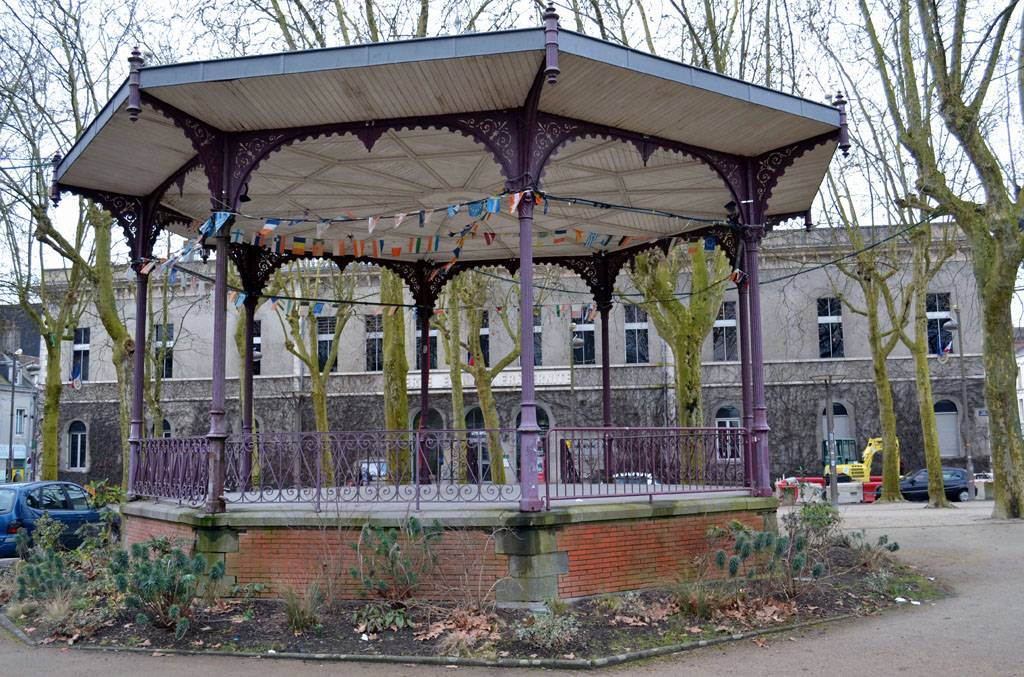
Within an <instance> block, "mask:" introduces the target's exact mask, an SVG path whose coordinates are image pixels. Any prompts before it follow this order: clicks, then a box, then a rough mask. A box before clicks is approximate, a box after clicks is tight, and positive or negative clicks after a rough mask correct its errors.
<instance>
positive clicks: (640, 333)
mask: <svg viewBox="0 0 1024 677" xmlns="http://www.w3.org/2000/svg"><path fill="white" fill-rule="evenodd" d="M624 310H625V311H626V364H644V363H646V362H649V361H650V360H649V359H648V352H647V312H646V311H645V310H643V309H642V308H637V307H636V306H631V305H627V306H626V307H625V308H624Z"/></svg>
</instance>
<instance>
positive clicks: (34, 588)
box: [14, 529, 84, 603]
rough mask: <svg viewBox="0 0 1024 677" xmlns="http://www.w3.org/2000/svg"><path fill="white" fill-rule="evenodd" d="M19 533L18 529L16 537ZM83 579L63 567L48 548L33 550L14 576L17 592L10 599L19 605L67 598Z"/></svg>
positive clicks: (58, 557) (60, 560)
mask: <svg viewBox="0 0 1024 677" xmlns="http://www.w3.org/2000/svg"><path fill="white" fill-rule="evenodd" d="M23 532H24V530H23V529H21V530H19V534H20V533H23ZM83 580H84V579H83V577H82V575H81V574H80V573H78V572H77V571H75V570H73V569H71V568H69V567H68V566H67V562H65V560H64V557H63V556H62V555H61V554H60V553H59V552H57V551H56V550H54V549H53V548H52V547H48V548H44V549H39V548H38V547H37V548H36V549H35V552H33V553H32V555H31V556H30V557H29V559H28V561H27V562H26V563H25V566H24V567H22V573H21V574H20V575H19V576H18V577H17V581H18V590H17V592H16V593H15V595H14V597H15V599H17V600H18V601H19V602H21V601H24V600H27V599H32V600H35V601H37V602H41V603H46V602H48V601H50V600H51V599H54V598H56V597H64V596H69V595H70V594H71V592H72V591H73V590H74V589H75V588H76V587H78V586H79V585H81V584H82V582H83Z"/></svg>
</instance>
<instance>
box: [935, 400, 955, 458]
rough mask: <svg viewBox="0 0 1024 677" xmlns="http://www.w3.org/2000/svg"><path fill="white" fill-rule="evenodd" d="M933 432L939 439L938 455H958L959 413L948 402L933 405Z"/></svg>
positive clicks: (940, 401) (941, 401) (953, 405)
mask: <svg viewBox="0 0 1024 677" xmlns="http://www.w3.org/2000/svg"><path fill="white" fill-rule="evenodd" d="M935 432H936V434H937V435H938V437H939V455H940V456H942V457H943V458H947V457H952V456H959V455H960V412H959V411H958V410H957V408H956V404H954V403H953V402H950V401H949V400H939V401H938V402H936V403H935Z"/></svg>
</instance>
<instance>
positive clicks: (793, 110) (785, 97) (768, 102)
mask: <svg viewBox="0 0 1024 677" xmlns="http://www.w3.org/2000/svg"><path fill="white" fill-rule="evenodd" d="M558 51H559V52H563V53H566V54H572V55H574V56H579V57H582V58H585V59H592V60H595V61H600V62H602V63H607V64H609V65H612V66H618V67H619V68H625V69H627V70H631V71H634V72H637V73H642V74H645V75H651V76H654V77H658V78H663V79H665V80H670V81H673V82H678V83H680V84H683V85H689V86H691V87H697V88H699V89H703V90H705V91H709V92H713V93H716V94H721V95H723V96H729V97H732V98H734V99H740V100H743V101H748V102H750V103H753V104H756V105H759V106H764V107H766V108H771V109H773V110H778V111H781V112H783V113H789V114H791V115H797V116H799V117H803V118H809V119H811V120H816V121H818V122H823V123H825V124H829V125H832V126H834V127H835V128H836V129H838V128H839V110H838V109H837V108H835V107H833V106H830V105H829V104H825V103H818V102H817V101H812V100H810V99H806V98H803V97H800V96H797V95H795V94H788V93H786V92H780V91H777V90H774V89H771V88H769V87H765V86H763V85H755V84H752V83H750V82H747V81H745V80H740V79H739V78H735V77H732V76H731V75H723V74H722V73H716V72H714V71H710V70H707V69H706V68H700V67H699V66H691V65H689V64H685V63H682V62H680V61H675V60H673V59H668V58H665V57H663V56H655V55H653V54H648V53H647V52H641V51H640V50H637V49H632V48H630V47H623V46H622V45H616V44H613V43H611V42H607V41H605V40H601V39H600V38H595V37H591V36H589V35H584V34H582V33H577V32H576V31H570V30H567V29H564V28H562V29H559V34H558Z"/></svg>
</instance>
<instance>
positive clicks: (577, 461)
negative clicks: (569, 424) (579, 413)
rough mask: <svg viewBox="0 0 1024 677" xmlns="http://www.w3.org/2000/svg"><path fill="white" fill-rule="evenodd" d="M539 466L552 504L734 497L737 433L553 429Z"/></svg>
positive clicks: (739, 484) (739, 476) (740, 451)
mask: <svg viewBox="0 0 1024 677" xmlns="http://www.w3.org/2000/svg"><path fill="white" fill-rule="evenodd" d="M546 437H547V443H546V445H545V449H544V455H543V457H542V461H541V464H540V465H541V468H542V471H543V473H544V486H545V490H546V495H547V503H548V507H550V506H551V502H552V501H559V500H567V499H575V498H603V497H614V496H650V497H652V498H653V496H655V495H659V494H684V493H697V492H709V491H734V490H736V489H742V488H743V485H744V477H743V459H744V458H745V456H746V453H745V452H746V448H747V440H748V437H747V433H746V430H744V429H742V428H552V429H550V430H549V431H548V432H547V436H546Z"/></svg>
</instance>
